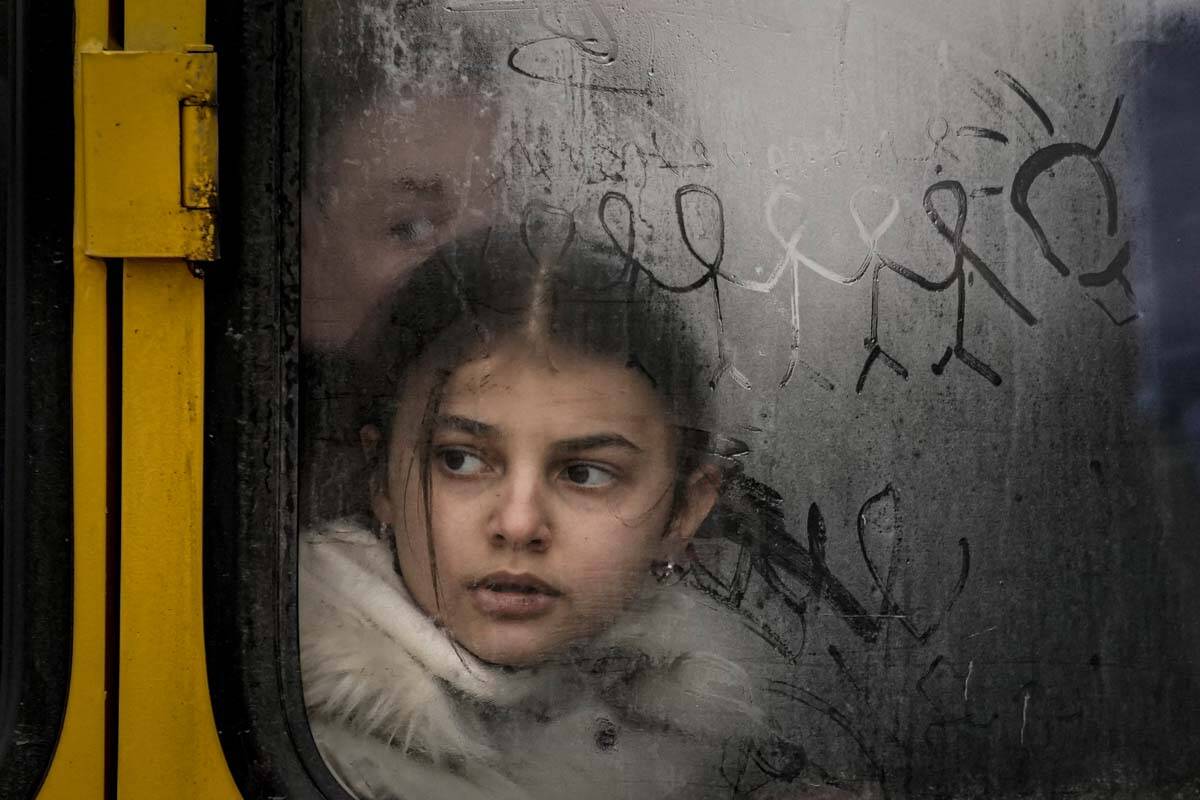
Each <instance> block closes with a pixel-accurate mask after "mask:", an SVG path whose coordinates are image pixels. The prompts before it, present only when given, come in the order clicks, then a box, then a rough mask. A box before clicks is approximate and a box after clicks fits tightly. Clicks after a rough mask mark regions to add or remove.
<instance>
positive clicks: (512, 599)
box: [467, 572, 562, 619]
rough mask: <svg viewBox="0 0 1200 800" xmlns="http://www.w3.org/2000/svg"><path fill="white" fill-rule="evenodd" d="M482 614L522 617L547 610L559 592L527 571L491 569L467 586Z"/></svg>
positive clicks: (502, 617) (537, 614)
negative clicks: (490, 571)
mask: <svg viewBox="0 0 1200 800" xmlns="http://www.w3.org/2000/svg"><path fill="white" fill-rule="evenodd" d="M467 589H468V591H469V592H470V595H471V600H472V601H473V602H474V604H475V607H476V609H477V610H479V611H480V612H481V613H482V614H484V615H486V616H489V617H497V618H501V619H525V618H530V617H537V616H541V615H542V614H545V613H546V612H548V611H549V610H550V609H551V608H552V607H553V606H554V604H555V603H557V602H558V600H559V598H560V597H562V592H561V591H559V590H558V589H556V588H555V587H553V586H551V585H550V584H549V583H546V582H545V581H544V580H542V579H541V578H538V577H537V576H536V575H532V574H530V573H512V572H493V573H491V574H490V575H485V576H484V577H482V578H480V579H479V580H476V581H473V582H471V583H469V584H468V585H467Z"/></svg>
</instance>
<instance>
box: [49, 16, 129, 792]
mask: <svg viewBox="0 0 1200 800" xmlns="http://www.w3.org/2000/svg"><path fill="white" fill-rule="evenodd" d="M107 37H108V5H107V3H105V2H102V0H101V1H99V2H98V1H97V0H78V2H77V3H76V7H75V119H76V120H77V121H78V120H79V117H80V113H79V111H80V107H81V97H80V94H79V53H80V52H82V51H85V50H100V49H102V48H103V47H104V45H105V42H106V39H107ZM82 140H83V137H82V132H81V131H80V130H79V128H78V126H77V127H76V131H75V164H76V169H75V236H74V238H75V243H74V264H73V269H74V284H75V285H74V298H73V309H72V316H73V318H72V323H71V407H72V411H71V416H72V420H71V434H72V446H71V447H72V465H73V476H72V480H73V484H74V486H73V493H74V539H75V563H74V578H73V581H74V599H73V606H74V617H73V620H72V629H71V682H70V688H69V690H68V695H67V710H66V714H65V715H64V717H63V728H62V732H61V733H60V734H59V738H58V744H57V746H56V747H55V750H54V760H53V761H52V762H51V765H50V770H49V771H48V772H47V774H46V779H45V781H44V782H43V783H42V788H41V790H40V791H39V793H38V800H101V798H103V797H104V753H105V735H106V731H105V708H104V704H105V664H106V649H105V648H106V611H107V580H108V575H107V541H108V512H109V508H108V490H109V481H110V480H115V479H116V476H110V475H109V474H108V420H109V414H110V411H111V412H112V413H115V409H113V410H110V409H109V407H108V386H109V384H108V302H107V283H108V269H107V266H106V265H105V264H104V263H103V262H101V261H96V260H94V259H91V258H88V257H87V256H85V255H84V254H83V246H82V236H81V228H80V224H79V223H80V221H81V220H82V204H83V191H82V187H81V185H80V181H81V180H82V175H83V171H82V169H80V164H81V161H80V159H81V157H82V152H83V146H82Z"/></svg>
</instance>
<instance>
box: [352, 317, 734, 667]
mask: <svg viewBox="0 0 1200 800" xmlns="http://www.w3.org/2000/svg"><path fill="white" fill-rule="evenodd" d="M417 372H421V370H417ZM424 372H425V373H429V372H431V370H428V369H426V370H424ZM407 383H408V390H407V391H406V392H405V397H403V398H401V399H400V402H399V405H398V408H397V410H396V415H395V418H394V419H395V422H394V423H393V433H392V437H391V441H390V443H389V448H388V449H389V455H388V474H387V486H386V487H382V489H383V491H380V492H379V493H378V494H376V496H375V502H374V505H375V513H376V514H377V516H378V517H379V519H380V520H381V521H382V522H385V523H388V524H390V525H393V526H394V527H395V530H396V545H397V551H398V554H399V561H400V568H401V570H402V572H403V574H404V580H405V583H406V585H407V586H408V588H409V590H410V591H411V592H412V595H413V597H414V598H415V600H416V601H417V603H418V604H420V606H421V607H422V608H423V609H424V610H425V612H426V613H428V614H429V615H431V616H432V617H435V618H436V619H438V620H439V621H440V622H441V623H442V624H443V625H445V627H446V628H447V629H448V630H449V632H450V634H451V635H452V636H453V637H454V638H455V639H456V640H457V641H458V642H460V643H461V644H462V645H463V646H465V647H466V648H467V649H468V650H470V651H471V652H472V653H474V654H475V655H477V656H479V657H480V658H482V659H484V660H485V661H490V662H493V663H498V664H505V665H513V666H517V665H528V664H533V663H536V662H538V661H541V660H543V659H544V658H546V657H547V656H549V655H552V654H553V653H555V652H556V651H559V650H561V649H562V648H563V647H564V646H565V645H567V644H569V643H570V642H573V641H577V640H580V639H586V638H588V637H591V636H594V635H596V634H598V633H599V632H601V631H602V630H604V629H605V628H606V627H607V626H609V625H610V624H612V622H613V621H614V619H615V617H616V616H617V615H618V614H619V613H620V612H621V611H622V610H623V609H624V608H625V607H626V606H627V605H628V604H629V602H630V601H631V600H632V599H633V598H634V597H635V596H637V594H638V593H639V592H640V591H641V590H642V589H643V588H645V586H646V585H647V584H648V583H649V582H652V581H653V578H652V577H651V572H650V570H651V564H652V562H654V561H656V560H664V561H665V560H667V559H670V558H676V559H678V557H679V555H680V553H681V551H682V549H683V547H684V545H685V544H686V542H687V540H688V539H689V538H690V537H691V536H692V534H693V533H694V532H695V530H696V528H697V527H698V526H699V524H700V523H701V521H703V519H704V517H705V515H707V513H708V512H709V510H710V509H711V507H712V504H713V502H714V501H715V499H716V494H717V484H716V480H715V473H713V472H710V471H708V470H700V471H697V472H696V473H695V474H693V475H690V476H685V478H684V490H683V495H682V502H680V503H679V507H677V508H675V509H674V512H675V513H674V514H672V510H673V509H672V505H673V499H674V497H675V494H676V485H677V478H678V476H677V462H676V448H677V445H676V432H675V430H674V428H673V427H672V426H671V425H670V424H669V422H668V420H667V417H666V413H665V411H664V409H663V405H662V402H661V401H660V399H659V398H658V396H657V395H656V394H655V392H654V389H653V388H652V387H651V385H650V383H649V381H648V380H646V378H645V377H644V376H642V375H641V374H639V373H638V372H636V371H635V370H633V369H629V368H626V367H624V366H622V365H620V364H618V363H615V362H609V361H604V360H598V359H594V358H589V357H586V356H581V355H579V354H577V353H574V352H569V351H565V350H559V349H555V348H553V347H551V348H550V349H549V350H545V349H541V350H539V351H537V352H533V351H532V349H531V348H530V346H529V345H528V343H527V342H522V341H514V340H509V341H507V342H505V343H501V344H500V345H499V346H495V347H493V348H492V349H491V351H490V353H489V354H488V355H487V356H486V357H481V358H478V359H476V360H473V361H469V362H467V363H466V364H464V365H463V366H461V367H459V368H458V369H456V370H455V371H454V372H453V373H451V375H450V377H449V378H448V379H447V381H446V383H445V385H444V389H443V392H442V395H441V402H440V404H438V407H437V409H436V413H434V414H433V415H432V418H431V419H428V420H424V418H425V417H426V415H427V410H426V404H427V400H428V398H429V397H430V393H431V392H432V390H433V388H434V378H433V376H432V375H428V374H426V375H423V376H422V375H415V376H412V377H410V378H409V380H408V381H407ZM414 384H416V385H414ZM423 420H424V422H425V425H424V427H425V430H426V431H430V430H431V432H432V438H431V439H430V450H429V453H430V456H429V457H430V483H429V505H430V511H431V512H432V514H431V516H430V517H429V519H431V520H432V523H431V529H432V537H431V538H432V541H430V537H429V536H428V535H427V533H428V530H429V529H427V523H426V520H427V517H426V514H425V503H424V500H423V496H422V495H423V492H422V482H421V478H420V476H421V465H420V462H419V459H418V457H417V452H418V446H419V443H420V441H421V437H422V436H423V433H422V428H423V424H422V422H423ZM366 433H369V432H365V434H366ZM369 438H370V437H369V436H365V437H364V441H367V440H368V439H369ZM435 562H436V563H435ZM435 572H436V580H435V577H434V575H435ZM435 587H436V588H435Z"/></svg>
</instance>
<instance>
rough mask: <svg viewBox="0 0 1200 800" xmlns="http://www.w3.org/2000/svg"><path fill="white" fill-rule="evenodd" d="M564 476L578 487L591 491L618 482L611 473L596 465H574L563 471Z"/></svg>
mask: <svg viewBox="0 0 1200 800" xmlns="http://www.w3.org/2000/svg"><path fill="white" fill-rule="evenodd" d="M563 476H564V477H565V478H566V479H567V480H568V481H570V482H571V483H573V484H575V485H576V486H584V487H587V488H589V489H597V488H600V487H601V486H608V485H609V484H610V483H612V482H613V481H614V480H616V476H614V475H613V474H612V473H611V472H609V471H608V470H606V469H604V468H603V467H598V466H596V465H595V464H572V465H571V466H569V467H567V468H566V469H564V470H563Z"/></svg>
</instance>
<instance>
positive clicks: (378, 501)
mask: <svg viewBox="0 0 1200 800" xmlns="http://www.w3.org/2000/svg"><path fill="white" fill-rule="evenodd" d="M358 441H359V443H360V444H361V445H362V449H363V458H364V459H365V460H366V462H367V474H368V475H369V476H370V477H369V478H368V486H367V491H368V492H370V495H371V511H372V512H374V514H375V519H377V520H379V521H380V522H382V523H383V524H385V525H393V524H395V520H394V519H393V511H394V510H393V508H392V501H391V499H390V498H389V496H388V490H387V468H386V467H385V464H386V463H387V459H386V458H384V454H383V448H384V444H383V435H382V434H381V433H380V432H379V428H377V427H375V426H374V425H363V426H362V428H361V429H359V431H358Z"/></svg>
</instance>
